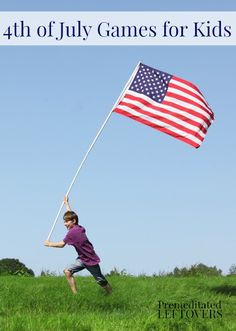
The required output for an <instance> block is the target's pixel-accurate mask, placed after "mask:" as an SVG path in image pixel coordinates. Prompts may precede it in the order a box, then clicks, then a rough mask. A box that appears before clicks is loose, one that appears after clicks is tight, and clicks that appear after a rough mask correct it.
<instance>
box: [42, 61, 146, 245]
mask: <svg viewBox="0 0 236 331" xmlns="http://www.w3.org/2000/svg"><path fill="white" fill-rule="evenodd" d="M140 63H141V62H139V63H138V64H137V66H136V67H135V69H134V71H133V73H132V74H131V76H130V78H129V80H128V82H127V83H126V85H125V87H124V88H123V90H122V92H121V94H120V96H119V98H118V99H117V101H116V102H115V104H114V106H113V107H112V109H111V111H110V113H109V114H108V116H107V117H106V119H105V121H104V123H103V124H102V126H101V128H100V130H99V131H98V133H97V135H96V137H95V138H94V140H93V142H92V143H91V145H90V146H89V149H88V151H87V152H86V154H85V156H84V158H83V160H82V161H81V163H80V166H79V168H78V169H77V171H76V173H75V176H74V178H73V179H72V182H71V184H70V186H69V188H68V190H67V192H66V196H68V195H69V193H70V191H71V189H72V186H73V185H74V183H75V181H76V178H77V177H78V174H79V172H80V170H81V168H82V166H83V164H84V162H85V161H86V159H87V157H88V155H89V152H90V151H91V149H92V148H93V146H94V144H95V143H96V141H97V139H98V137H99V135H100V134H101V132H102V130H103V129H104V127H105V125H106V124H107V122H108V120H109V118H110V116H111V114H112V112H113V110H114V109H115V108H116V106H117V105H118V103H119V102H120V100H121V98H122V97H123V94H124V93H125V91H126V89H127V88H128V86H129V85H130V84H131V82H132V80H133V78H134V76H135V75H136V73H137V71H138V69H139V66H140ZM63 206H64V201H63V202H62V204H61V206H60V208H59V211H58V213H57V215H56V218H55V220H54V222H53V225H52V228H51V230H50V232H49V235H48V237H47V240H50V238H51V235H52V233H53V230H54V228H55V226H56V223H57V221H58V218H59V216H60V213H61V210H62V208H63Z"/></svg>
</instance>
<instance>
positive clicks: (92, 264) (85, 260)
mask: <svg viewBox="0 0 236 331" xmlns="http://www.w3.org/2000/svg"><path fill="white" fill-rule="evenodd" d="M64 203H65V205H66V209H67V212H66V213H65V214H64V216H63V219H64V225H65V226H66V228H67V229H68V232H67V234H66V236H65V238H64V239H63V240H62V241H59V242H51V241H49V240H45V241H44V245H45V246H47V247H57V248H62V247H64V246H65V245H66V244H67V245H72V246H74V248H75V250H76V252H77V253H78V257H77V259H76V261H75V262H74V263H73V264H71V265H70V266H69V267H67V268H66V269H65V270H64V274H65V276H66V279H67V281H68V283H69V285H70V288H71V290H72V292H73V293H77V289H76V284H75V279H74V277H73V274H74V273H75V272H78V271H81V270H83V269H87V270H88V271H89V272H90V273H91V275H92V276H93V277H94V278H95V279H96V281H97V283H98V284H99V285H100V286H101V287H102V288H103V289H104V290H105V291H106V292H107V293H111V291H112V287H111V285H110V284H109V283H108V281H107V280H106V278H105V277H104V276H103V274H102V273H101V269H100V266H99V262H100V258H99V257H98V255H97V254H96V253H95V251H94V248H93V245H92V244H91V242H90V241H89V240H88V238H87V236H86V233H85V228H84V227H82V226H81V225H79V224H78V216H77V214H76V213H75V212H73V211H72V210H71V208H70V205H69V201H68V197H65V198H64Z"/></svg>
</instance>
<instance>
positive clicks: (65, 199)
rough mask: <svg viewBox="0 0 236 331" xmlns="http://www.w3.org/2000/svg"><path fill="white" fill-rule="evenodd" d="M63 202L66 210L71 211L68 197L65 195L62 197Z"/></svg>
mask: <svg viewBox="0 0 236 331" xmlns="http://www.w3.org/2000/svg"><path fill="white" fill-rule="evenodd" d="M64 204H65V206H66V210H68V211H71V208H70V204H69V197H68V196H67V195H66V196H65V197H64Z"/></svg>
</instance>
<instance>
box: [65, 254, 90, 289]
mask: <svg viewBox="0 0 236 331" xmlns="http://www.w3.org/2000/svg"><path fill="white" fill-rule="evenodd" d="M84 268H85V266H84V265H83V263H82V262H81V261H80V260H79V259H77V260H76V261H75V263H74V264H72V265H70V266H69V267H68V268H66V269H65V270H64V274H65V276H66V279H67V281H68V283H69V285H70V288H71V291H72V292H73V293H77V288H76V284H75V278H74V276H73V274H74V273H75V272H78V271H81V270H83V269H84Z"/></svg>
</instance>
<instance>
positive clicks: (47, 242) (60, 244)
mask: <svg viewBox="0 0 236 331" xmlns="http://www.w3.org/2000/svg"><path fill="white" fill-rule="evenodd" d="M65 244H66V243H65V242H64V241H63V240H62V241H59V242H57V243H53V242H51V241H49V240H45V241H44V246H47V247H56V248H63V247H64V246H65Z"/></svg>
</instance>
